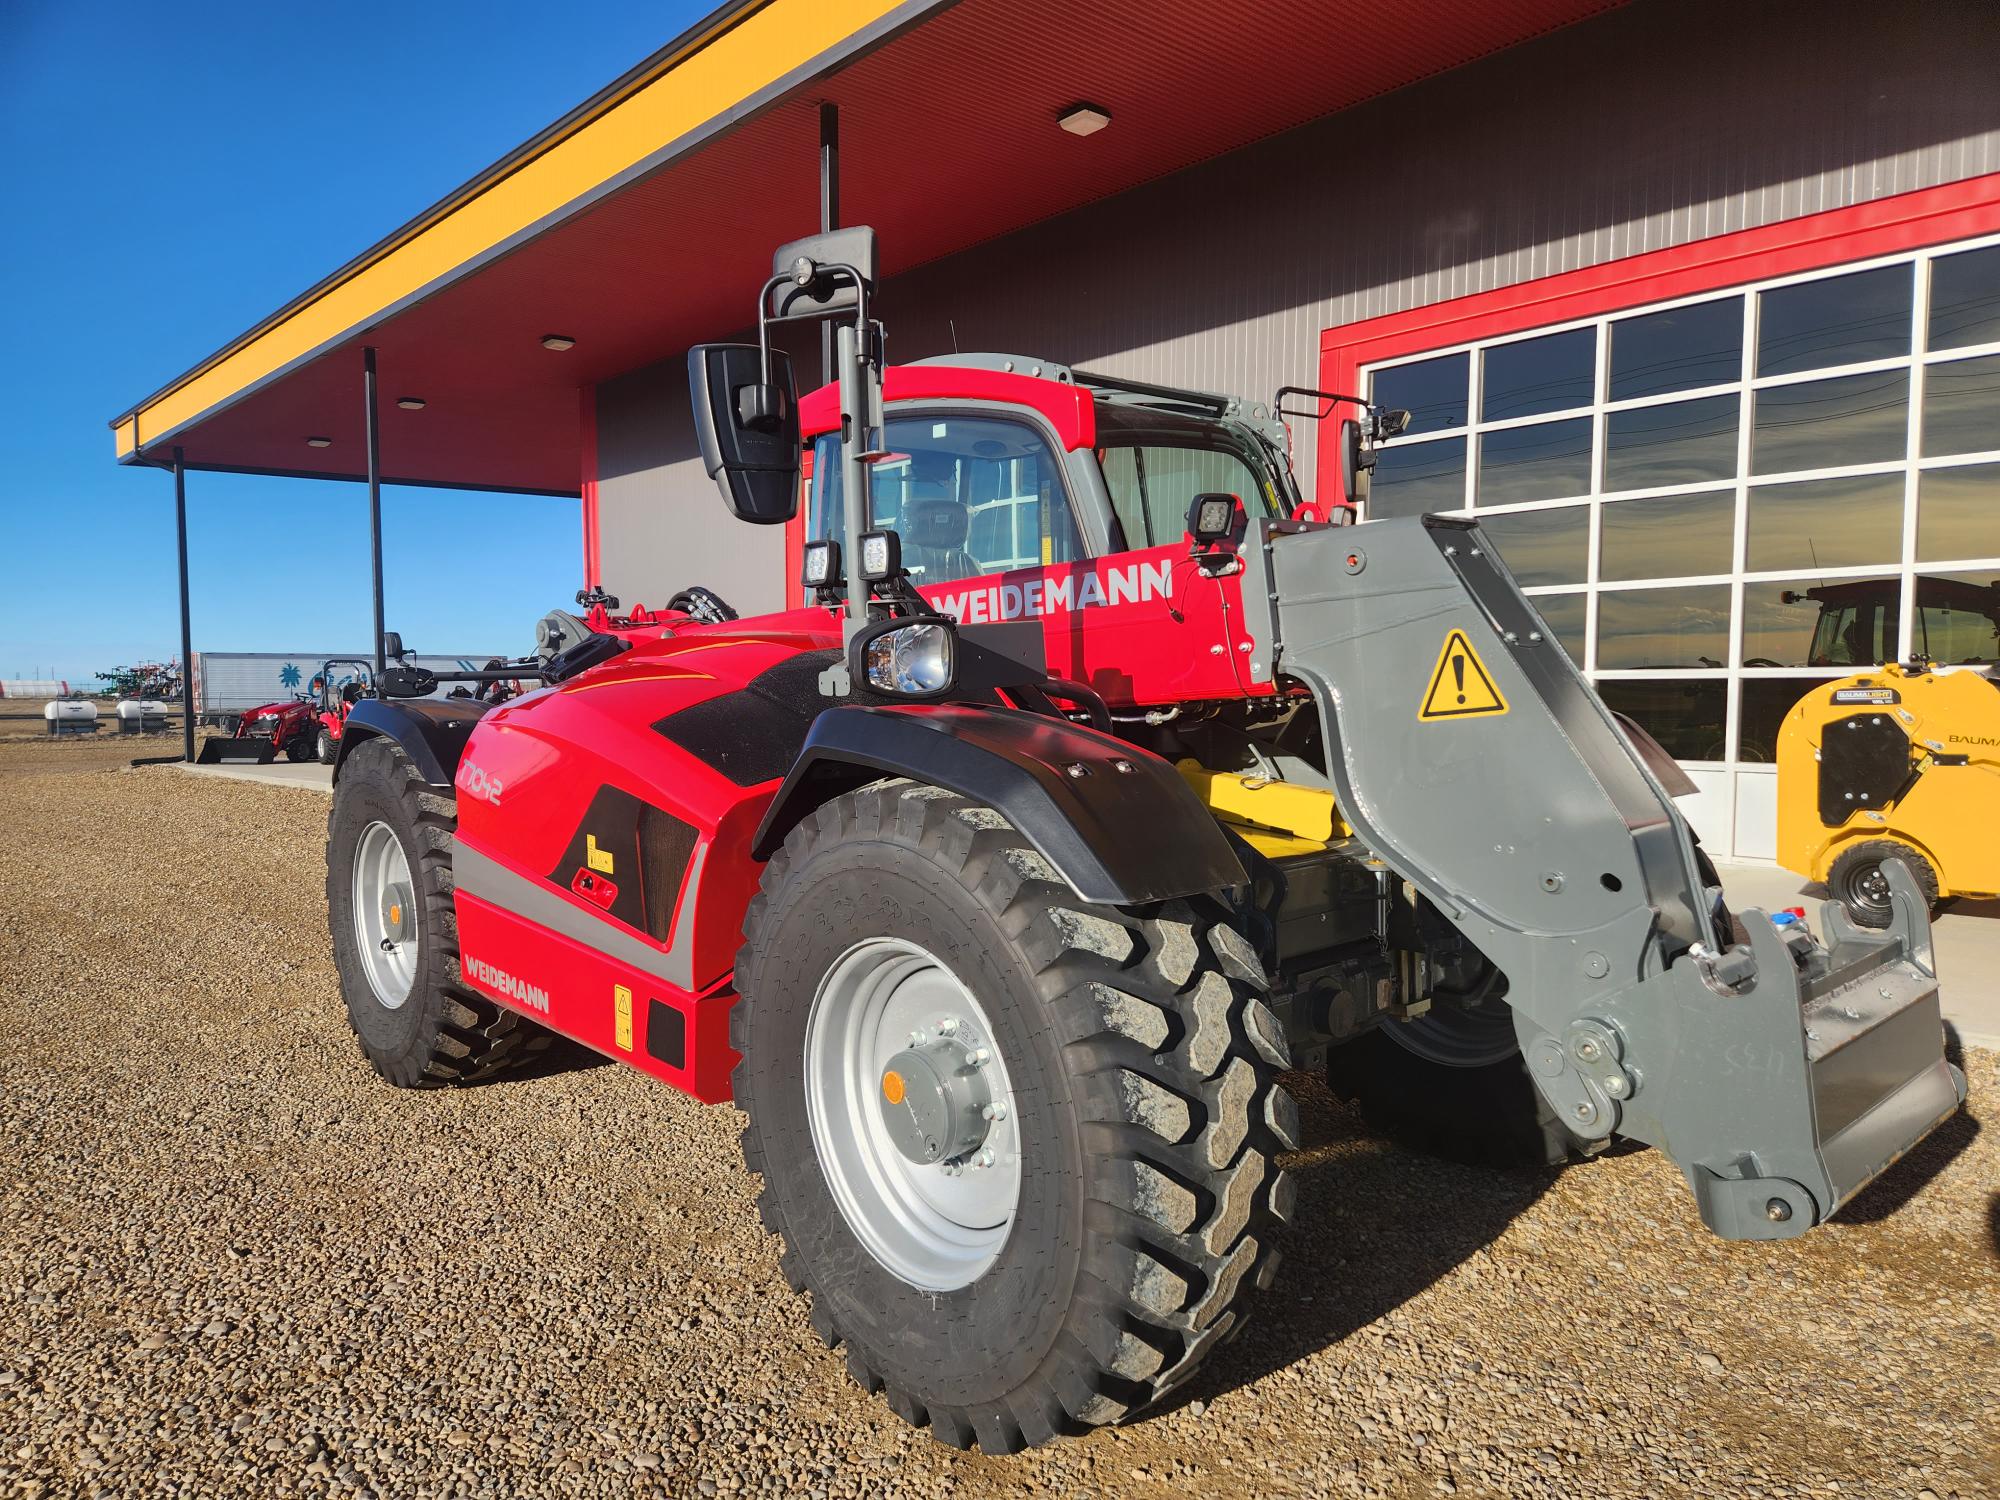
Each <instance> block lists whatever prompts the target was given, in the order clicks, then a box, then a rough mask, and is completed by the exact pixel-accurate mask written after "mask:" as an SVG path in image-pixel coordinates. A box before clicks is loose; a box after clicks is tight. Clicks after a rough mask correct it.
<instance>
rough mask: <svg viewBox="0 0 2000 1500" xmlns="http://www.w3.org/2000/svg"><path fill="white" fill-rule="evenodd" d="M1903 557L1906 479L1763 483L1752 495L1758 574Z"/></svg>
mask: <svg viewBox="0 0 2000 1500" xmlns="http://www.w3.org/2000/svg"><path fill="white" fill-rule="evenodd" d="M1902 552H1903V476H1902V475H1901V474H1864V475H1861V476H1860V477H1858V478H1853V479H1814V480H1809V481H1807V482H1806V483H1805V484H1760V485H1757V486H1756V487H1754V488H1753V489H1752V490H1751V491H1750V547H1749V563H1748V566H1749V569H1750V571H1751V572H1753V573H1775V572H1777V571H1778V570H1779V569H1780V568H1865V567H1868V566H1870V565H1871V564H1878V563H1879V564H1883V565H1888V566H1892V565H1894V563H1895V561H1896V559H1897V558H1898V557H1900V556H1901V555H1902ZM1957 555H1958V556H1961V557H1963V556H1970V555H1972V554H1969V553H1959V554H1957Z"/></svg>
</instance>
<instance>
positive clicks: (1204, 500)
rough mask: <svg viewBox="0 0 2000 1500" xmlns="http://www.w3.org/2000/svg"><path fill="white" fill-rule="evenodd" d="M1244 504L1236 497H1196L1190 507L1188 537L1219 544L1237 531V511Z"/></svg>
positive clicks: (1215, 495) (1220, 495)
mask: <svg viewBox="0 0 2000 1500" xmlns="http://www.w3.org/2000/svg"><path fill="white" fill-rule="evenodd" d="M1241 504H1242V501H1240V500H1238V499H1237V498H1236V497H1235V496H1234V495H1223V494H1209V495H1196V496H1195V497H1194V501H1193V503H1192V504H1190V505H1189V506H1188V518H1187V529H1188V535H1189V536H1191V537H1193V538H1194V539H1195V540H1196V541H1197V542H1219V541H1223V540H1224V539H1226V538H1227V537H1228V536H1229V534H1230V533H1231V532H1232V531H1234V530H1235V529H1236V510H1237V507H1238V506H1240V505H1241Z"/></svg>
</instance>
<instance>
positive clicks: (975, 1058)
mask: <svg viewBox="0 0 2000 1500" xmlns="http://www.w3.org/2000/svg"><path fill="white" fill-rule="evenodd" d="M992 1060H993V1054H992V1053H991V1052H988V1051H987V1050H986V1049H985V1048H984V1047H975V1048H973V1049H972V1065H973V1067H975V1068H983V1067H985V1066H986V1065H987V1063H989V1062H991V1061H992Z"/></svg>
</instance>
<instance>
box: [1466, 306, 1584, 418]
mask: <svg viewBox="0 0 2000 1500" xmlns="http://www.w3.org/2000/svg"><path fill="white" fill-rule="evenodd" d="M1596 366H1597V330H1596V329H1595V328H1572V329H1571V330H1570V331H1569V332H1568V333H1551V334H1547V335H1545V336H1544V337H1542V338H1538V339H1523V340H1522V341H1521V342H1519V343H1517V344H1499V345H1496V346H1495V347H1493V348H1491V349H1488V350H1487V351H1486V362H1485V366H1484V368H1482V369H1481V370H1480V372H1479V379H1480V388H1479V392H1480V393H1479V416H1480V420H1481V421H1483V422H1498V421H1502V420H1504V419H1505V418H1507V417H1532V416H1534V415H1536V414H1537V413H1538V412H1545V411H1563V410H1566V409H1567V408H1569V407H1572V406H1588V405H1590V401H1591V395H1592V378H1591V377H1592V376H1593V375H1594V374H1595V372H1596Z"/></svg>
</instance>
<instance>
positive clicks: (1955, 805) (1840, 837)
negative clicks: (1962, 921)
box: [1778, 664, 2000, 896]
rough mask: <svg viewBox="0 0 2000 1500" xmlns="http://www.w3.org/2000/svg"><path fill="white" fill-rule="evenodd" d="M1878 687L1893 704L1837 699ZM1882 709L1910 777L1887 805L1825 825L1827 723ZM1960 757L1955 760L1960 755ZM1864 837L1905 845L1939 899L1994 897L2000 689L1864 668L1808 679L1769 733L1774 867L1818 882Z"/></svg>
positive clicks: (1998, 885)
mask: <svg viewBox="0 0 2000 1500" xmlns="http://www.w3.org/2000/svg"><path fill="white" fill-rule="evenodd" d="M1867 690H1882V691H1884V692H1887V693H1893V694H1894V695H1895V701H1893V702H1884V703H1882V704H1879V705H1874V704H1869V703H1865V702H1847V703H1836V702H1835V701H1834V699H1835V697H1836V695H1837V694H1840V693H1842V692H1846V693H1848V694H1850V695H1854V694H1857V693H1859V692H1864V691H1867ZM1859 713H1887V714H1893V715H1895V718H1896V722H1897V723H1898V725H1900V726H1901V728H1902V730H1903V732H1904V733H1905V734H1906V735H1907V736H1908V737H1909V740H1910V765H1911V770H1912V772H1913V777H1912V779H1911V781H1910V782H1909V784H1908V785H1907V786H1906V787H1905V788H1904V790H1903V791H1902V793H1901V794H1900V795H1899V796H1898V797H1897V798H1896V799H1895V800H1894V801H1893V802H1890V803H1888V804H1885V805H1882V806H1879V807H1871V808H1856V809H1855V810H1854V811H1853V812H1852V813H1850V814H1849V815H1848V817H1847V819H1846V821H1845V822H1843V823H1841V824H1839V825H1837V826H1835V827H1828V826H1827V825H1826V824H1824V823H1822V822H1821V821H1820V814H1819V770H1820V766H1819V752H1820V746H1821V742H1822V740H1823V739H1824V737H1825V735H1826V733H1827V732H1828V726H1829V725H1835V724H1839V723H1841V722H1842V721H1844V720H1846V719H1847V718H1849V717H1850V716H1852V715H1854V714H1859ZM1961 757H1963V760H1961V759H1960V758H1961ZM1868 839H1892V840H1895V841H1897V842H1899V843H1902V844H1906V845H1908V846H1909V847H1910V848H1912V849H1914V850H1915V851H1916V852H1917V853H1919V854H1921V855H1922V856H1923V857H1924V858H1925V859H1926V860H1927V861H1929V863H1930V865H1931V868H1932V869H1934V870H1935V871H1936V872H1937V880H1938V894H1939V895H1940V896H1969V895H1976V896H1985V895H1992V894H1994V893H1995V892H2000V689H1997V688H1996V687H1995V686H1994V684H1993V683H1991V682H1989V681H1986V680H1984V679H1983V678H1982V677H1981V676H1980V675H1979V674H1978V673H1976V672H1973V671H1968V670H1964V669H1959V670H1947V671H1943V672H1938V671H1925V672H1911V671H1909V670H1906V669H1905V668H1903V667H1902V666H1899V665H1893V664H1892V665H1890V666H1885V667H1879V668H1872V669H1870V670H1869V671H1867V672H1863V673H1857V674H1856V675H1855V676H1852V677H1844V678H1841V679H1839V680H1837V681H1831V682H1820V683H1815V684H1814V685H1813V687H1812V690H1811V691H1810V692H1808V693H1807V694H1806V695H1805V697H1803V698H1801V699H1800V700H1799V701H1798V703H1797V704H1795V705H1794V706H1793V708H1792V710H1791V712H1790V713H1788V714H1786V716H1785V722H1784V724H1783V726H1782V727H1781V728H1780V729H1779V731H1778V863H1779V864H1781V865H1783V866H1785V868H1786V869H1789V870H1796V871H1798V872H1799V873H1800V874H1801V875H1804V876H1806V877H1807V878H1808V879H1811V880H1822V881H1823V880H1825V879H1826V878H1827V875H1828V874H1829V872H1830V871H1831V870H1832V868H1833V863H1834V861H1835V860H1836V859H1838V858H1839V857H1840V855H1841V853H1842V851H1843V850H1845V849H1847V848H1848V847H1849V846H1850V845H1853V844H1856V843H1860V842H1863V841H1865V840H1868Z"/></svg>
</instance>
